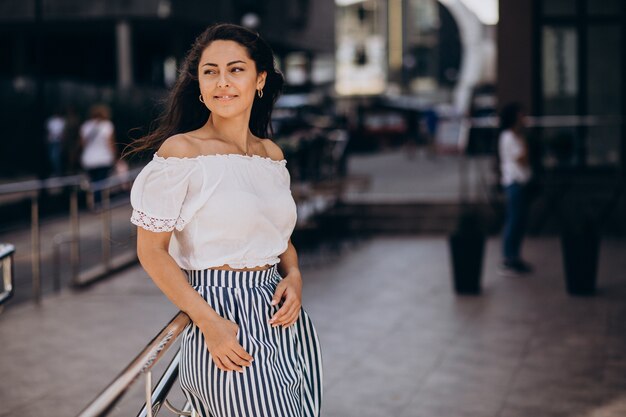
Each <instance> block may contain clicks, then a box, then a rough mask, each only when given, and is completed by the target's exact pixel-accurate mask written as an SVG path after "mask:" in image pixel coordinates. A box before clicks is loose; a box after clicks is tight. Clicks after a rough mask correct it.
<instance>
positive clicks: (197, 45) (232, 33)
mask: <svg viewBox="0 0 626 417" xmlns="http://www.w3.org/2000/svg"><path fill="white" fill-rule="evenodd" d="M217 40H226V41H234V42H237V43H238V44H240V45H241V46H242V47H244V48H245V49H246V50H247V51H248V55H249V56H250V59H252V60H253V61H254V62H255V64H256V70H257V73H261V72H263V71H265V72H267V76H266V78H265V86H264V87H263V97H262V98H259V97H258V95H255V98H254V103H253V104H252V112H251V114H250V124H249V126H250V131H251V132H252V134H253V135H255V136H258V137H260V138H267V137H271V136H272V134H273V132H272V126H271V123H270V117H271V115H272V109H273V108H274V103H275V102H276V100H277V99H278V96H279V95H280V93H281V91H282V88H283V84H284V79H283V75H282V74H281V73H280V71H278V69H276V66H275V62H274V54H273V52H272V49H271V48H270V46H269V45H268V43H267V42H266V41H265V40H264V39H263V38H261V37H260V36H259V34H258V33H255V32H253V31H251V30H249V29H246V28H244V27H242V26H238V25H233V24H230V23H218V24H215V25H212V26H209V27H208V28H207V29H206V30H205V31H204V32H202V33H201V34H200V36H198V37H197V38H196V40H195V42H194V43H193V46H192V47H191V49H190V50H189V52H188V53H187V56H186V57H185V60H184V62H183V64H182V66H181V70H180V73H179V76H178V79H177V80H176V83H175V84H174V86H173V87H172V90H171V91H170V92H169V94H168V95H167V97H166V99H165V106H164V110H163V113H162V115H161V116H160V117H159V118H158V119H157V120H156V124H157V127H156V129H154V130H153V131H151V132H150V133H148V134H147V135H146V136H144V137H141V138H139V139H137V140H135V141H134V142H133V143H131V144H130V145H129V148H130V149H129V150H128V151H125V152H124V156H128V155H132V154H135V153H140V152H145V151H149V150H156V149H158V148H159V146H161V144H162V143H163V142H164V141H165V140H166V139H167V138H169V137H170V136H173V135H175V134H178V133H183V132H188V131H191V130H195V129H198V128H200V127H202V126H203V125H204V124H205V123H206V121H207V120H208V118H209V115H210V114H211V112H210V110H209V109H208V108H207V107H206V106H205V105H204V104H202V103H200V101H199V100H198V96H199V95H200V86H199V84H198V64H199V61H200V56H201V55H202V52H203V51H204V50H205V49H206V48H207V47H208V46H209V45H210V44H211V42H213V41H217Z"/></svg>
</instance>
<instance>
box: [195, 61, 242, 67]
mask: <svg viewBox="0 0 626 417" xmlns="http://www.w3.org/2000/svg"><path fill="white" fill-rule="evenodd" d="M245 63H246V62H245V61H241V60H237V61H230V62H229V63H228V64H226V66H227V67H229V66H231V65H233V64H245ZM205 65H208V66H210V67H217V64H214V63H212V62H206V63H204V64H202V66H203V67H204V66H205Z"/></svg>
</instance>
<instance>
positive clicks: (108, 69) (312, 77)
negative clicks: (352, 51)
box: [0, 0, 335, 176]
mask: <svg viewBox="0 0 626 417" xmlns="http://www.w3.org/2000/svg"><path fill="white" fill-rule="evenodd" d="M334 11H335V3H334V1H333V0H321V1H320V0H318V1H315V2H312V1H309V0H294V1H284V0H267V1H263V2H257V1H252V0H233V1H231V0H220V1H211V2H207V1H200V0H185V1H170V0H118V1H105V0H87V1H78V0H26V1H21V0H9V1H4V2H1V3H0V98H1V100H0V102H2V103H3V105H2V107H3V111H2V112H0V123H2V125H3V126H4V127H5V129H4V130H5V132H4V133H5V136H6V137H10V138H12V139H11V141H3V142H1V143H0V159H1V160H0V175H5V176H13V175H17V174H20V173H24V174H28V173H32V172H39V174H40V176H44V175H45V172H46V171H47V169H46V167H45V165H46V163H45V157H44V156H43V155H41V154H42V151H40V150H42V149H43V148H44V146H43V120H44V119H45V117H46V116H47V115H49V114H51V113H52V112H53V111H54V110H55V109H58V108H65V107H67V106H72V107H74V108H75V109H76V110H78V112H79V114H84V113H85V112H86V109H87V108H88V106H89V105H90V104H92V103H93V102H95V101H104V102H107V103H109V104H110V105H111V106H112V107H113V118H114V121H115V122H116V126H117V131H118V133H119V134H118V140H119V141H120V142H125V141H127V140H128V138H127V132H128V131H129V130H130V129H132V128H135V127H138V126H146V125H148V124H149V122H150V120H152V119H153V118H154V116H155V114H154V112H155V109H154V107H155V102H157V101H158V99H159V98H161V97H162V96H163V94H164V92H165V89H166V88H168V87H169V86H171V85H172V84H173V83H174V81H175V79H176V74H177V69H178V67H179V65H180V64H181V63H182V60H183V58H184V56H185V53H186V52H187V50H188V48H189V47H190V45H191V43H192V42H193V40H194V38H195V37H196V36H197V35H198V34H199V33H200V32H201V31H202V30H203V29H204V28H205V27H206V26H208V25H209V24H212V23H216V22H233V23H239V24H246V25H248V26H250V27H251V28H253V29H256V30H259V31H260V32H261V33H263V35H264V37H265V38H266V39H267V40H268V41H269V42H270V44H271V45H272V47H273V48H274V51H275V53H276V55H277V59H278V61H279V64H280V66H281V68H282V70H283V71H284V72H285V75H286V77H287V78H288V81H290V84H291V85H292V86H293V88H294V89H306V88H308V87H310V85H311V84H312V83H317V84H320V83H324V82H326V83H331V82H332V78H333V74H332V69H333V63H332V56H333V53H334V38H335V36H334V30H335V28H334ZM329 68H330V73H331V74H330V75H329V70H328V69H329ZM8 103H11V105H8Z"/></svg>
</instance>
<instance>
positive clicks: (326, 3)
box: [261, 0, 335, 53]
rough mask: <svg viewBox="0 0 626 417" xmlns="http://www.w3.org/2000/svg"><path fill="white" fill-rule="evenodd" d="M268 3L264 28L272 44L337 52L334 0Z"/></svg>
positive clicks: (262, 27)
mask: <svg viewBox="0 0 626 417" xmlns="http://www.w3.org/2000/svg"><path fill="white" fill-rule="evenodd" d="M268 3H269V4H268V5H267V7H266V11H265V13H264V14H265V16H264V17H262V22H261V32H262V33H263V35H264V36H265V37H266V38H267V40H268V41H269V42H270V43H271V44H272V45H274V44H276V45H277V46H281V45H284V47H286V48H293V49H302V50H308V51H312V52H314V53H320V52H322V53H334V51H335V2H334V0H273V1H270V2H268Z"/></svg>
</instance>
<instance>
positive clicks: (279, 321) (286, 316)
mask: <svg viewBox="0 0 626 417" xmlns="http://www.w3.org/2000/svg"><path fill="white" fill-rule="evenodd" d="M284 307H285V306H283V308H284ZM300 307H301V305H300V303H295V302H294V303H293V304H291V305H290V306H288V308H287V309H285V310H284V311H282V312H281V311H279V312H277V313H276V316H275V318H274V319H273V321H271V324H272V326H279V325H282V326H290V325H291V324H293V323H295V321H296V320H298V317H299V316H300ZM283 308H281V310H282V309H283ZM279 313H280V315H279Z"/></svg>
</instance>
